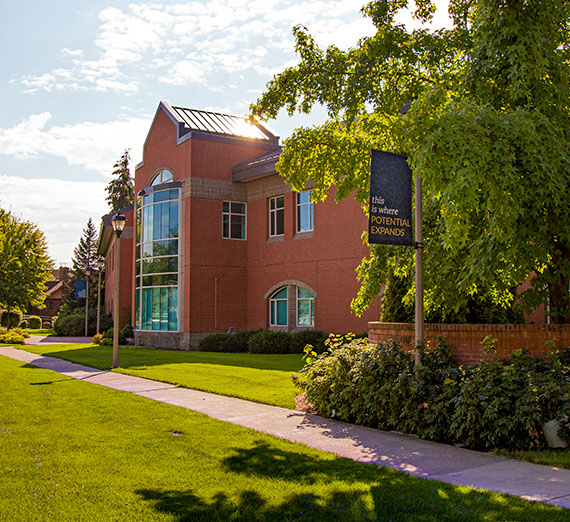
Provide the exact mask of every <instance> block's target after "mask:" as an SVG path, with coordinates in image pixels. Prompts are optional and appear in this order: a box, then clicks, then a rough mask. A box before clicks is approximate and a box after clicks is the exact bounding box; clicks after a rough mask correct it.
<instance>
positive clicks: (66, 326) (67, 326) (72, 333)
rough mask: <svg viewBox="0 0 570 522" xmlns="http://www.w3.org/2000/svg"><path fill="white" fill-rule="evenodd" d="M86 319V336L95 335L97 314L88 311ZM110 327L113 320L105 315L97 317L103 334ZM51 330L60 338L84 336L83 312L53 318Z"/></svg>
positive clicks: (93, 311)
mask: <svg viewBox="0 0 570 522" xmlns="http://www.w3.org/2000/svg"><path fill="white" fill-rule="evenodd" d="M87 319H88V320H87V322H88V324H87V330H88V335H95V334H96V333H97V332H96V330H97V312H96V311H95V310H90V311H89V315H88V318H87ZM112 326H113V320H112V319H111V317H110V316H108V315H107V314H101V315H100V317H99V329H100V330H101V331H102V332H105V331H107V330H108V329H109V328H111V327H112ZM53 329H54V330H55V333H56V334H57V335H60V336H62V337H82V336H83V335H85V312H84V311H83V312H79V311H78V312H75V313H71V314H67V315H61V316H59V317H57V318H54V321H53Z"/></svg>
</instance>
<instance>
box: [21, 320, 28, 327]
mask: <svg viewBox="0 0 570 522" xmlns="http://www.w3.org/2000/svg"><path fill="white" fill-rule="evenodd" d="M20 328H24V329H26V328H28V320H27V319H24V320H23V321H22V322H21V323H20Z"/></svg>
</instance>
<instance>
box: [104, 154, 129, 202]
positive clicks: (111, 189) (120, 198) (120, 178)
mask: <svg viewBox="0 0 570 522" xmlns="http://www.w3.org/2000/svg"><path fill="white" fill-rule="evenodd" d="M113 168H114V169H115V170H113V176H114V179H113V180H111V181H110V182H109V184H108V185H107V187H106V189H105V190H106V191H107V193H108V196H107V197H106V198H105V200H106V201H107V202H108V203H109V206H110V207H111V210H112V211H113V212H116V211H117V210H120V209H122V208H125V207H126V206H128V205H130V204H131V203H133V202H134V200H135V184H134V181H133V178H132V176H131V173H130V171H129V151H128V150H125V152H124V153H123V155H122V156H121V159H120V160H119V161H117V163H115V165H114V166H113Z"/></svg>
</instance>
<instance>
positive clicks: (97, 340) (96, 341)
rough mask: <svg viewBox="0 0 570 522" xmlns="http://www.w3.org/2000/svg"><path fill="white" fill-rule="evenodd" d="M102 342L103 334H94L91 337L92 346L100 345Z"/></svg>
mask: <svg viewBox="0 0 570 522" xmlns="http://www.w3.org/2000/svg"><path fill="white" fill-rule="evenodd" d="M102 340H103V334H102V333H96V334H95V335H94V336H93V343H94V344H101V341H102Z"/></svg>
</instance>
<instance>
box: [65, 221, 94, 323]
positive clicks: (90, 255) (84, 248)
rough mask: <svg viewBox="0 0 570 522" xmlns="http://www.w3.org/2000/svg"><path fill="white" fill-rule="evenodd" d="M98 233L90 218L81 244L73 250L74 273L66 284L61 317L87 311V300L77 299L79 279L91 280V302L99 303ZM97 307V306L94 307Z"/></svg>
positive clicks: (72, 272)
mask: <svg viewBox="0 0 570 522" xmlns="http://www.w3.org/2000/svg"><path fill="white" fill-rule="evenodd" d="M97 243H98V239H97V231H96V230H95V226H94V225H93V221H92V219H91V218H89V221H87V225H86V227H85V228H84V229H83V235H82V236H81V238H80V240H79V244H78V245H77V246H76V247H75V248H74V249H73V259H72V271H71V274H70V278H69V281H68V282H67V283H66V288H65V296H64V299H63V306H62V310H61V311H60V316H61V315H67V314H69V313H73V312H75V311H78V309H80V310H84V309H85V300H83V299H76V298H75V282H76V281H77V280H78V279H86V278H87V275H86V274H89V276H88V279H89V302H90V303H96V302H97V301H96V300H97V273H96V270H97V260H98V259H99V255H98V254H97ZM94 306H95V305H94Z"/></svg>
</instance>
